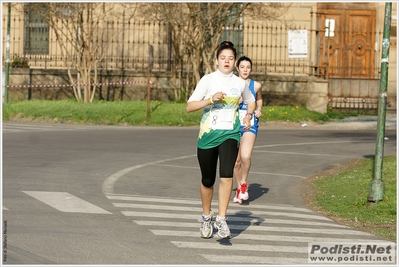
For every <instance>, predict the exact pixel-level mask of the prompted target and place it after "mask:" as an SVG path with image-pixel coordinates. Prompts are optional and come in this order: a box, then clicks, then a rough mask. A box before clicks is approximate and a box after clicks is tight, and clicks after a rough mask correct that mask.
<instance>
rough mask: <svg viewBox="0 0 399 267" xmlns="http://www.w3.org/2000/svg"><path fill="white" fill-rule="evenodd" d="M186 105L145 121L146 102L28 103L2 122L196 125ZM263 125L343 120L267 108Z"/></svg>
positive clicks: (164, 105)
mask: <svg viewBox="0 0 399 267" xmlns="http://www.w3.org/2000/svg"><path fill="white" fill-rule="evenodd" d="M185 108H186V103H175V102H162V101H151V103H150V119H149V120H147V102H146V101H114V102H109V101H95V102H93V103H90V104H82V103H78V102H77V101H75V100H54V101H51V100H31V101H28V100H26V101H19V102H9V103H8V104H7V105H3V121H8V120H34V121H48V122H63V123H75V124H97V125H153V126H195V125H199V121H200V119H201V115H202V111H201V110H199V111H196V112H190V113H187V112H186V110H185ZM262 113H263V116H262V120H263V121H291V122H304V121H318V122H326V121H329V120H331V119H336V118H343V117H344V115H341V114H339V113H333V112H328V113H327V114H321V113H318V112H314V111H309V110H306V109H305V108H301V107H283V106H270V107H269V106H267V107H263V110H262Z"/></svg>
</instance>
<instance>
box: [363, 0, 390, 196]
mask: <svg viewBox="0 0 399 267" xmlns="http://www.w3.org/2000/svg"><path fill="white" fill-rule="evenodd" d="M391 11H392V3H385V19H384V34H383V40H382V56H381V78H380V92H379V100H378V121H377V142H376V149H375V158H374V175H373V180H372V181H371V183H370V191H369V197H368V201H369V202H371V203H377V202H378V201H380V200H383V199H384V193H385V184H384V182H383V181H382V164H383V155H384V136H385V118H386V104H387V103H386V102H387V93H386V92H387V83H388V59H389V45H390V32H391Z"/></svg>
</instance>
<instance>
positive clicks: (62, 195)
mask: <svg viewBox="0 0 399 267" xmlns="http://www.w3.org/2000/svg"><path fill="white" fill-rule="evenodd" d="M22 192H23V193H25V194H27V195H29V196H31V197H33V198H35V199H37V200H39V201H41V202H43V203H45V204H47V205H49V206H51V207H53V208H55V209H57V210H59V211H62V212H76V213H97V214H111V212H108V211H106V210H104V209H102V208H100V207H97V206H96V205H93V204H91V203H89V202H87V201H85V200H83V199H80V198H78V197H75V196H74V195H71V194H69V193H67V192H47V191H22Z"/></svg>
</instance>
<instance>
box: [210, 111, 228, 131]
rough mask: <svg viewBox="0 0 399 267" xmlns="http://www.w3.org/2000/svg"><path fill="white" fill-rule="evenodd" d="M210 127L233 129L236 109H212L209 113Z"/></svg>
mask: <svg viewBox="0 0 399 267" xmlns="http://www.w3.org/2000/svg"><path fill="white" fill-rule="evenodd" d="M209 116H210V117H209V128H211V129H214V130H232V129H233V126H234V110H233V109H219V110H211V111H210V115H209Z"/></svg>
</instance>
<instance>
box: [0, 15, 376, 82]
mask: <svg viewBox="0 0 399 267" xmlns="http://www.w3.org/2000/svg"><path fill="white" fill-rule="evenodd" d="M25 19H26V18H25V17H24V16H22V15H12V16H11V29H10V31H11V32H10V36H11V42H10V57H11V58H10V61H11V62H19V61H21V59H25V61H24V62H26V61H28V63H29V67H31V68H42V69H57V68H66V65H65V64H66V62H65V60H64V59H65V58H64V57H63V54H64V53H61V52H62V51H61V48H60V46H59V45H57V41H56V37H55V34H54V32H53V31H52V30H51V29H49V28H48V26H47V25H46V24H45V22H44V21H40V20H39V21H33V22H32V21H29V23H28V22H27V21H25ZM310 20H311V19H310ZM6 21H7V16H3V29H2V30H3V40H2V42H3V47H6V32H7V31H6V28H5V27H6V26H5V25H7V23H5V22H6ZM33 26H34V28H35V30H36V31H37V32H39V33H41V34H37V35H34V34H27V31H28V30H32V27H33ZM312 27H313V26H311V25H302V26H295V27H290V28H287V27H286V26H283V25H277V24H270V23H263V22H258V23H256V24H252V25H250V24H248V23H247V24H246V25H244V26H242V27H241V28H240V30H241V33H240V36H241V38H242V42H240V45H241V47H240V48H239V49H238V50H239V51H242V54H243V55H246V56H248V57H250V58H251V59H252V61H253V73H257V74H277V75H290V76H295V75H314V76H320V77H325V76H326V73H328V72H327V68H328V66H325V65H322V64H320V63H318V62H320V60H319V57H320V55H319V48H318V44H317V41H315V40H317V39H318V34H324V29H321V30H316V29H312ZM227 28H228V27H227ZM297 29H302V30H307V37H308V38H307V39H308V44H307V45H308V49H307V50H308V56H307V57H305V58H290V57H289V56H288V37H287V36H288V31H289V30H297ZM102 30H103V31H105V33H106V34H107V33H109V34H111V33H113V32H119V34H118V36H117V37H116V38H115V39H113V40H112V41H111V44H110V45H109V48H108V49H107V50H106V52H105V55H104V57H103V59H102V60H101V61H100V63H99V66H98V67H99V69H107V70H113V69H114V70H115V69H116V70H118V69H120V70H137V71H146V70H147V69H148V47H149V45H152V46H153V51H154V53H153V54H154V59H153V60H154V62H153V71H171V70H178V69H180V68H183V69H184V70H187V71H190V69H189V68H188V66H189V64H186V62H188V60H187V58H186V59H184V60H183V66H181V65H179V64H178V63H177V62H175V58H174V53H173V50H172V47H173V44H171V42H172V41H171V38H170V35H169V29H168V25H167V24H166V23H164V22H149V21H138V20H134V19H132V20H129V21H128V20H125V19H124V18H115V20H114V21H110V22H108V25H106V26H105V27H104V28H103V29H102ZM375 34H376V36H377V37H376V40H379V36H381V34H380V33H375ZM35 36H37V37H35ZM28 37H29V38H28ZM236 37H237V36H236ZM236 37H235V38H236ZM34 38H41V39H40V40H35V39H34ZM46 38H47V39H46ZM312 40H313V41H312ZM94 43H95V44H94V45H96V46H102V45H104V44H103V43H101V42H98V43H96V40H94ZM35 44H38V45H40V46H41V47H34V45H35ZM70 47H71V49H72V46H70ZM181 49H182V51H184V47H182V48H181ZM29 51H40V53H29ZM43 51H44V52H43ZM2 57H3V62H5V49H3V53H2ZM377 57H378V55H376V61H379V59H378V58H377ZM68 64H69V63H68ZM379 65H380V64H379V62H376V64H375V66H376V67H375V69H374V70H373V71H371V73H374V77H373V78H374V79H376V78H377V79H378V76H379ZM16 67H18V66H16ZM375 74H377V75H375Z"/></svg>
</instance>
